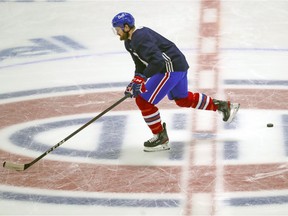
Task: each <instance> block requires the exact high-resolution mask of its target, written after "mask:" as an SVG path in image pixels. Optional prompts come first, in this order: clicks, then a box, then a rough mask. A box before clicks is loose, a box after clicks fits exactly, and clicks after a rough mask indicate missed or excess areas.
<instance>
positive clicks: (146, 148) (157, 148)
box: [144, 143, 170, 152]
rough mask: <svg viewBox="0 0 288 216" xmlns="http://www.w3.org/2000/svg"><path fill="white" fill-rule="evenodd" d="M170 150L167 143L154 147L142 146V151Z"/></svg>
mask: <svg viewBox="0 0 288 216" xmlns="http://www.w3.org/2000/svg"><path fill="white" fill-rule="evenodd" d="M167 150H170V147H169V145H168V143H165V144H162V145H158V146H155V147H144V152H158V151H167Z"/></svg>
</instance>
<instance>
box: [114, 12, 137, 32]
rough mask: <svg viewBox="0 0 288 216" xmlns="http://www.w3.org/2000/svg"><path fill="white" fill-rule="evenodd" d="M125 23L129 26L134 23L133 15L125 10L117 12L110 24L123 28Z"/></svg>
mask: <svg viewBox="0 0 288 216" xmlns="http://www.w3.org/2000/svg"><path fill="white" fill-rule="evenodd" d="M125 24H127V25H128V26H129V27H133V26H134V25H135V19H134V17H133V16H132V15H131V14H129V13H126V12H121V13H119V14H117V15H116V16H115V17H114V18H113V20H112V25H113V27H114V28H115V27H120V28H122V29H123V28H124V25H125Z"/></svg>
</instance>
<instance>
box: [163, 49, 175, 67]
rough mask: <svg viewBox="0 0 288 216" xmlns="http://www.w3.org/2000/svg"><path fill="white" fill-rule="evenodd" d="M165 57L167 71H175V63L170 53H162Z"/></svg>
mask: <svg viewBox="0 0 288 216" xmlns="http://www.w3.org/2000/svg"><path fill="white" fill-rule="evenodd" d="M162 56H163V58H164V59H165V63H166V70H167V71H166V72H173V71H174V69H173V64H172V61H171V59H170V57H169V56H168V55H166V53H162Z"/></svg>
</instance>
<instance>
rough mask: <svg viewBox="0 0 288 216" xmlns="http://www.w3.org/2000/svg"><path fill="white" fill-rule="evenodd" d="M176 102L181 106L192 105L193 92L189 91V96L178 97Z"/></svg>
mask: <svg viewBox="0 0 288 216" xmlns="http://www.w3.org/2000/svg"><path fill="white" fill-rule="evenodd" d="M175 103H176V104H177V105H178V106H180V107H191V106H192V103H193V93H191V92H188V96H187V97H186V98H180V99H176V100H175Z"/></svg>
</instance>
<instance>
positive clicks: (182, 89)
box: [112, 12, 240, 152]
mask: <svg viewBox="0 0 288 216" xmlns="http://www.w3.org/2000/svg"><path fill="white" fill-rule="evenodd" d="M112 25H113V30H114V32H115V34H116V35H118V36H119V37H120V40H122V41H124V45H125V48H126V50H127V51H128V52H129V53H130V54H131V57H132V59H133V61H134V63H135V73H134V78H133V79H132V81H131V82H130V83H129V85H128V86H127V88H126V90H125V94H130V95H131V97H133V98H135V101H136V104H137V106H138V108H139V109H140V111H141V113H142V116H143V118H144V120H145V122H146V124H147V125H148V127H149V128H150V130H151V131H152V133H153V134H154V136H153V137H152V138H151V139H149V140H147V141H146V142H144V151H146V152H153V151H163V150H169V149H170V147H169V145H168V142H169V138H168V135H167V130H166V124H165V123H163V124H162V123H161V117H160V113H159V110H158V108H157V106H156V105H157V104H158V103H159V102H160V101H161V100H162V99H163V98H164V97H165V96H166V95H167V96H168V98H169V100H174V101H175V103H176V104H177V105H178V106H180V107H192V108H194V109H202V110H212V111H220V112H221V113H222V114H223V121H225V122H231V121H232V120H233V118H234V116H235V115H236V113H237V111H238V109H239V106H240V105H239V104H237V103H234V104H232V103H230V101H220V100H216V99H212V98H211V97H209V96H207V95H205V94H203V93H198V92H194V93H193V92H191V91H188V81H187V71H188V68H189V65H188V63H187V61H186V59H185V56H184V55H183V53H182V52H181V51H180V50H179V49H178V48H177V47H176V45H175V44H174V43H172V42H171V41H169V40H168V39H166V38H165V37H163V36H162V35H160V34H158V33H157V32H155V31H153V30H152V29H150V28H147V27H141V28H136V27H135V20H134V17H133V16H132V15H131V14H129V13H126V12H121V13H119V14H117V15H116V16H115V17H114V18H113V19H112Z"/></svg>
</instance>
